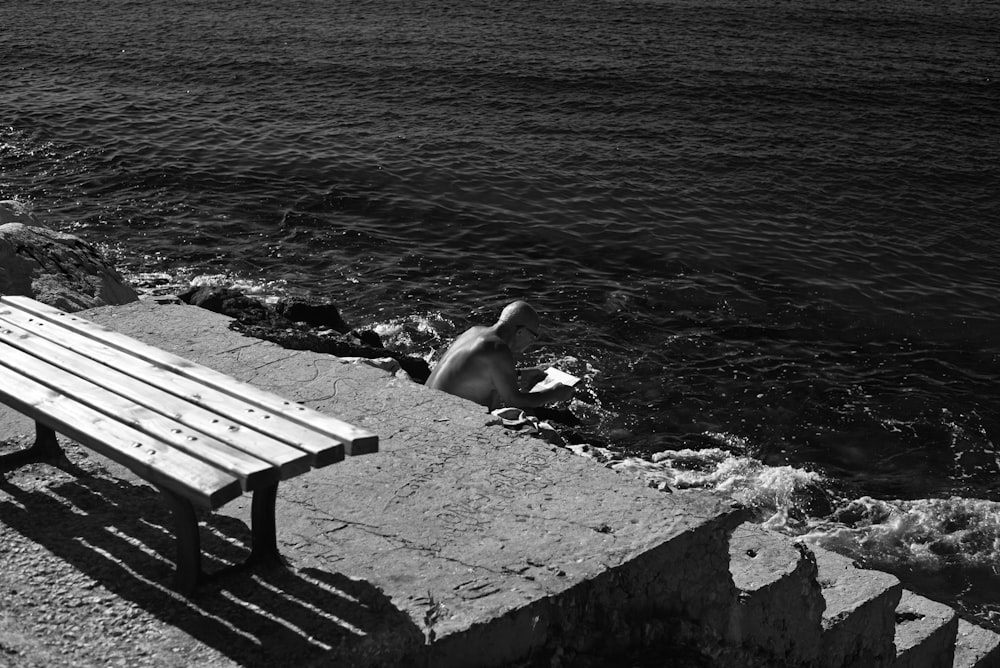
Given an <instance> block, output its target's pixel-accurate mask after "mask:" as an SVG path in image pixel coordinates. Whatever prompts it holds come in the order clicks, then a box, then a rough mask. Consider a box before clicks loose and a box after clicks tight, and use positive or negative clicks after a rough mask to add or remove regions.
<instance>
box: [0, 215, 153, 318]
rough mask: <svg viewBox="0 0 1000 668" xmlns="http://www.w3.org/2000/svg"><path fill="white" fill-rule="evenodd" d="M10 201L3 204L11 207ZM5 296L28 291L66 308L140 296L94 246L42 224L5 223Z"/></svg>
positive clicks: (0, 271)
mask: <svg viewBox="0 0 1000 668" xmlns="http://www.w3.org/2000/svg"><path fill="white" fill-rule="evenodd" d="M7 204H8V203H4V206H0V210H7V206H6V205H7ZM0 294H7V295H25V296H27V297H32V298H34V299H37V300H38V301H40V302H44V303H46V304H48V305H50V306H54V307H56V308H60V309H62V310H64V311H81V310H83V309H88V308H94V307H97V306H106V305H114V304H127V303H129V302H134V301H137V300H138V299H139V295H138V294H136V291H135V290H134V289H133V288H132V286H130V285H129V284H128V283H126V282H125V279H123V278H122V275H121V274H120V273H119V272H118V270H117V269H115V268H114V267H113V266H112V265H111V264H110V263H109V262H107V261H106V260H105V259H104V257H103V256H102V255H101V254H100V252H98V251H97V249H95V248H94V247H93V246H91V245H90V244H88V243H87V242H85V241H84V240H82V239H80V238H79V237H76V236H73V235H72V234H65V233H63V232H56V231H54V230H50V229H48V228H46V227H44V226H42V225H40V224H37V225H26V224H24V223H21V222H13V223H7V224H5V225H0Z"/></svg>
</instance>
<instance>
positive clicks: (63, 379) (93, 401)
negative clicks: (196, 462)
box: [0, 346, 278, 490]
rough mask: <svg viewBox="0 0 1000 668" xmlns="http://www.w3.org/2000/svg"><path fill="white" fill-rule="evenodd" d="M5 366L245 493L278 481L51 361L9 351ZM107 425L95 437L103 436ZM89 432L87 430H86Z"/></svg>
mask: <svg viewBox="0 0 1000 668" xmlns="http://www.w3.org/2000/svg"><path fill="white" fill-rule="evenodd" d="M2 350H3V355H2V359H0V365H3V366H4V367H6V368H8V369H9V370H11V371H13V372H14V373H17V374H19V375H20V376H21V377H22V378H23V379H30V380H32V381H34V382H35V383H38V384H39V385H43V386H45V387H47V388H49V389H51V390H54V391H55V392H57V393H59V394H61V395H65V396H66V397H67V398H71V400H72V401H74V402H76V403H79V404H81V405H84V406H87V407H88V408H90V409H91V410H94V411H96V412H98V413H101V414H103V415H105V417H106V418H107V420H111V421H114V422H118V423H121V424H124V425H127V426H129V427H131V428H132V429H134V430H136V431H138V432H141V433H144V434H146V435H147V438H148V437H153V438H155V439H156V440H157V441H159V442H161V443H164V444H166V445H168V446H169V447H172V448H174V449H177V450H180V451H181V452H184V453H186V454H188V455H190V456H192V457H195V458H197V459H200V460H202V461H204V462H205V463H206V464H209V465H211V466H214V467H216V468H218V469H220V470H222V471H225V472H227V473H231V474H232V475H233V476H235V477H236V478H237V479H238V480H239V481H240V482H241V484H242V486H243V489H244V490H253V489H259V488H260V487H266V486H269V485H273V484H274V483H276V482H278V472H277V469H276V468H274V467H273V466H271V465H270V464H268V463H267V462H265V461H262V460H260V459H257V458H256V457H252V456H250V455H248V454H246V453H245V452H242V451H240V450H237V449H235V448H233V447H231V446H229V445H227V444H225V443H222V442H221V441H218V440H216V439H214V438H212V437H210V436H207V435H205V434H202V433H201V432H197V431H194V430H192V429H188V428H187V427H185V426H184V425H182V424H180V423H178V422H174V421H172V420H168V419H166V418H164V417H163V416H162V415H160V414H158V413H154V412H153V411H151V410H149V409H147V408H144V407H142V406H140V405H138V404H136V403H134V402H132V401H130V400H128V399H125V398H123V397H121V396H119V395H117V394H114V393H113V392H109V391H108V390H105V389H104V388H102V387H100V386H97V385H94V384H93V383H91V382H89V381H87V380H85V379H83V378H80V377H79V376H75V375H72V374H69V373H66V372H64V371H62V370H61V369H59V368H58V367H54V366H52V365H51V364H49V363H48V362H45V361H42V360H40V359H39V358H37V357H33V356H31V355H28V354H27V353H25V352H24V351H22V350H18V349H17V348H13V347H10V346H4V348H3V349H2ZM105 424H106V423H104V424H102V425H101V426H100V428H99V429H98V431H97V432H95V434H94V436H95V437H98V438H99V437H100V436H101V435H102V432H103V429H104V428H105ZM81 427H83V425H81Z"/></svg>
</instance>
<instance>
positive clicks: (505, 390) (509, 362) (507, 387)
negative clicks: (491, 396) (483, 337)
mask: <svg viewBox="0 0 1000 668" xmlns="http://www.w3.org/2000/svg"><path fill="white" fill-rule="evenodd" d="M490 370H491V374H492V376H493V386H494V387H495V388H496V391H497V395H498V396H499V397H500V402H501V403H502V404H503V405H504V406H513V407H514V408H538V407H539V406H544V405H545V404H554V403H557V402H560V401H568V400H569V399H571V398H573V392H574V391H573V388H572V387H570V386H568V385H556V386H555V387H552V388H550V389H548V390H544V391H542V392H522V391H521V390H520V388H519V387H518V378H517V372H516V371H515V369H514V357H513V355H511V354H510V351H509V350H494V351H492V354H491V355H490Z"/></svg>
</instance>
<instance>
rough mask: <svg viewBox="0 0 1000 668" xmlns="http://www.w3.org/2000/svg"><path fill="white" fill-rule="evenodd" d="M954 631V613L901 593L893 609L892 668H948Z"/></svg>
mask: <svg viewBox="0 0 1000 668" xmlns="http://www.w3.org/2000/svg"><path fill="white" fill-rule="evenodd" d="M957 631H958V615H956V614H955V611H954V610H952V609H951V608H949V607H948V606H946V605H943V604H941V603H937V602H935V601H932V600H930V599H927V598H924V597H923V596H918V595H917V594H914V593H913V592H911V591H907V590H903V595H902V597H901V598H900V601H899V605H898V606H897V607H896V636H895V644H896V661H895V663H893V668H951V666H952V664H953V662H954V659H955V636H956V633H957Z"/></svg>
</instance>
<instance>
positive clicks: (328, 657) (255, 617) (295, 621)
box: [0, 465, 424, 666]
mask: <svg viewBox="0 0 1000 668" xmlns="http://www.w3.org/2000/svg"><path fill="white" fill-rule="evenodd" d="M58 468H60V469H62V470H63V471H64V472H65V473H70V474H71V475H73V476H76V477H74V478H71V479H67V480H65V481H63V480H62V479H63V478H66V476H65V475H60V476H59V479H60V481H57V482H51V483H49V484H47V485H46V486H44V487H42V488H40V489H26V488H22V487H21V486H19V485H18V484H17V483H15V482H12V481H11V480H10V479H8V478H11V477H13V476H8V477H7V478H5V477H4V475H3V471H2V470H0V491H2V492H4V493H6V494H8V495H9V496H10V497H11V500H7V501H2V500H0V523H3V524H5V525H6V526H7V527H9V528H10V529H13V530H15V531H18V532H19V533H21V534H22V535H23V536H25V537H26V538H28V539H30V540H32V541H34V542H36V543H38V544H40V545H42V546H43V547H45V548H46V549H47V550H49V551H50V552H51V553H53V554H54V555H56V556H57V557H59V558H61V559H63V560H65V561H66V562H68V563H69V564H71V565H72V566H73V567H75V568H76V569H77V570H79V571H80V572H82V573H84V574H86V575H87V576H88V577H90V578H91V579H92V580H94V581H95V582H97V583H99V584H100V585H101V586H103V587H104V588H106V589H107V590H108V591H109V592H112V593H114V594H115V595H117V596H119V597H121V598H123V599H125V600H129V601H131V602H133V603H135V604H137V605H138V606H140V607H141V608H143V609H145V610H146V611H147V612H149V613H150V614H151V615H153V616H155V617H156V618H158V619H159V620H161V621H162V622H164V623H166V624H169V625H172V626H174V627H176V628H179V629H181V630H182V631H184V632H185V633H187V634H189V635H190V636H191V637H193V638H195V639H196V640H198V641H199V642H201V643H204V644H205V645H208V646H210V647H212V648H214V649H215V650H217V651H218V652H220V653H222V654H223V655H225V656H227V657H229V658H230V659H231V660H233V661H234V662H236V663H238V664H240V665H244V666H274V665H300V664H307V663H311V662H316V661H320V660H324V661H328V662H331V663H334V664H338V665H358V666H364V665H373V666H374V665H384V664H396V663H400V664H405V663H409V659H414V658H415V657H416V654H418V653H419V652H420V651H421V650H422V646H423V643H424V638H423V633H422V631H420V629H419V628H418V627H417V626H416V625H415V624H414V623H413V621H412V620H411V619H410V617H409V616H408V615H407V614H405V613H404V612H402V611H400V610H399V609H397V608H395V607H394V606H393V605H392V603H391V601H390V600H389V599H388V597H387V596H385V595H384V594H383V593H382V592H381V591H380V590H378V589H377V588H376V587H374V586H373V585H371V584H369V583H367V582H364V581H359V580H353V579H351V578H349V577H347V576H345V575H343V574H339V573H330V572H325V571H322V570H319V569H315V568H303V569H296V568H294V566H291V567H289V568H284V569H283V568H278V569H271V570H267V571H263V570H250V571H242V572H239V573H236V574H232V575H229V576H227V577H224V578H221V579H219V580H217V581H210V582H209V583H208V584H206V585H203V586H202V587H200V588H199V590H198V591H197V592H196V594H195V595H194V596H193V597H190V598H187V597H184V596H182V595H180V594H179V593H177V592H175V591H174V590H173V589H172V588H171V583H172V582H173V574H174V565H173V563H174V562H173V560H174V554H175V547H176V546H175V539H174V522H173V517H172V516H171V514H170V511H169V509H168V506H167V504H166V503H165V500H164V499H163V498H162V497H161V496H160V495H159V494H158V493H157V492H155V491H154V490H152V489H151V488H149V487H146V486H144V485H136V484H132V483H130V482H127V481H122V480H116V479H109V478H105V477H103V476H101V475H100V474H96V475H95V474H90V473H87V472H86V471H84V470H82V469H80V468H79V467H76V466H74V465H66V466H60V467H58ZM44 473H48V471H44ZM279 503H280V492H279ZM201 519H202V522H201V526H200V529H201V541H202V551H203V557H202V559H203V566H204V568H205V570H206V571H208V572H209V573H211V572H213V571H218V570H221V569H222V568H225V567H226V566H228V565H232V564H234V563H239V562H241V561H242V560H244V559H245V558H246V557H247V555H248V554H249V544H250V529H249V527H247V526H246V524H245V523H243V522H241V521H239V520H236V519H233V518H230V517H226V516H224V515H219V514H216V513H206V514H204V515H203V516H202V517H201ZM407 657H409V659H408V658H407Z"/></svg>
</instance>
